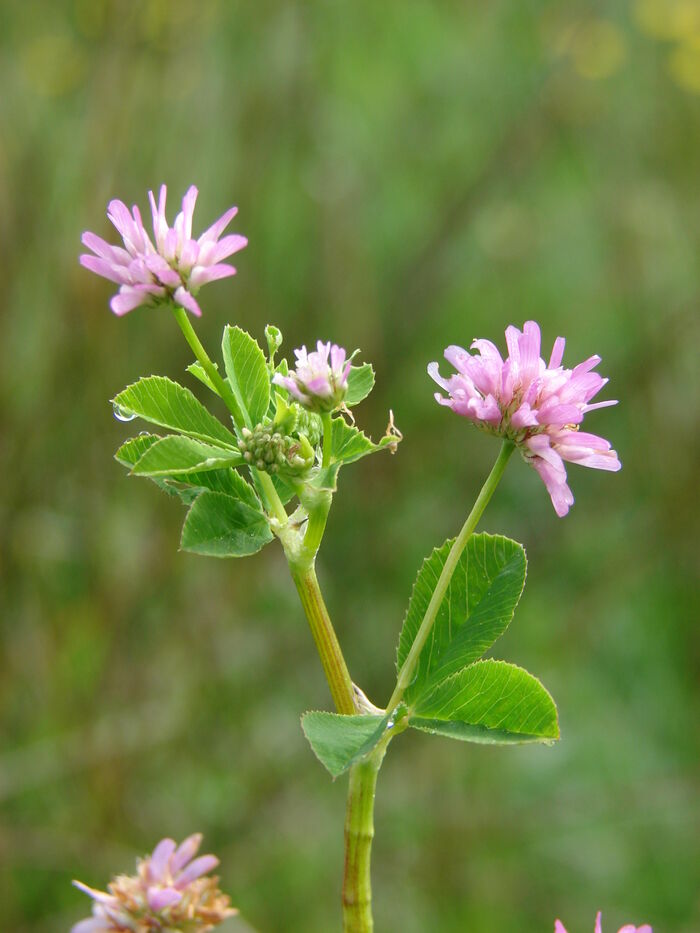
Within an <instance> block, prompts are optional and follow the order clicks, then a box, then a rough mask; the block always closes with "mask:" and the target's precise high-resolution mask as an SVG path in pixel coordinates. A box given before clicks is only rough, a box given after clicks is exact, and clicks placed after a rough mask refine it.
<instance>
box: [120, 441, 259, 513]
mask: <svg viewBox="0 0 700 933" xmlns="http://www.w3.org/2000/svg"><path fill="white" fill-rule="evenodd" d="M161 439H162V438H161V437H160V436H159V435H157V434H140V435H139V436H138V437H132V438H131V439H130V440H128V441H126V442H125V443H124V444H122V446H121V447H120V448H119V450H118V451H117V452H116V454H115V455H114V458H115V460H117V461H118V462H119V463H121V464H122V465H123V466H125V467H133V466H134V464H136V463H137V462H138V461H139V460H140V459H141V457H142V456H143V455H144V453H145V452H146V451H147V450H148V449H149V448H150V447H152V446H153V445H154V444H155V443H156V441H159V440H161ZM149 479H151V480H153V482H154V483H156V485H157V486H158V487H159V488H160V489H162V490H163V491H164V492H166V493H168V495H171V496H174V495H177V496H179V497H180V499H182V501H183V502H184V503H185V504H186V505H191V504H192V502H193V501H194V499H195V498H196V497H197V496H198V495H199V494H200V492H202V491H203V490H205V489H209V490H211V491H212V492H223V493H225V494H226V495H227V496H233V498H234V499H241V500H242V501H243V502H245V503H246V505H249V506H250V507H251V508H252V509H257V510H258V511H261V510H262V507H261V505H260V500H259V499H258V496H257V494H256V492H255V490H254V489H253V487H252V486H251V485H250V483H248V482H246V480H244V479H243V477H242V476H241V474H240V473H237V472H236V471H235V470H232V469H230V468H228V467H225V468H224V469H217V470H206V471H202V472H199V471H197V472H194V473H192V472H189V473H182V474H177V475H173V476H169V477H168V478H167V479H162V478H159V477H155V476H149Z"/></svg>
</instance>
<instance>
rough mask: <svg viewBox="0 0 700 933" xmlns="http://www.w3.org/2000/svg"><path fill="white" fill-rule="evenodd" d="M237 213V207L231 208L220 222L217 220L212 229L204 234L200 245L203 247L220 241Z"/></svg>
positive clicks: (200, 239) (222, 216) (220, 218)
mask: <svg viewBox="0 0 700 933" xmlns="http://www.w3.org/2000/svg"><path fill="white" fill-rule="evenodd" d="M237 213H238V208H237V207H229V209H228V210H227V211H226V212H225V213H224V214H222V215H221V217H219V219H218V220H215V221H214V223H213V224H212V225H211V227H209V228H208V229H207V230H205V231H204V233H203V234H202V235H201V236H200V238H199V245H200V246H201V245H202V244H204V243H206V242H208V241H212V240H218V239H219V237H220V236H221V234H222V233H223V232H224V230H225V229H226V227H228V225H229V224H230V223H231V221H232V220H233V218H234V217H235V216H236V214H237Z"/></svg>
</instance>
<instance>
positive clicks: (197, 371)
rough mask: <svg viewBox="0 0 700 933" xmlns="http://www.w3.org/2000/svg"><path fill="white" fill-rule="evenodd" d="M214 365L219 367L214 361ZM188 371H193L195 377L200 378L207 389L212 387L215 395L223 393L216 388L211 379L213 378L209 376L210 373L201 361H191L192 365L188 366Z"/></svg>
mask: <svg viewBox="0 0 700 933" xmlns="http://www.w3.org/2000/svg"><path fill="white" fill-rule="evenodd" d="M214 367H215V368H216V369H218V368H219V367H218V366H217V365H216V363H214ZM187 372H188V373H191V374H192V375H193V376H194V377H195V379H199V381H200V382H201V383H202V385H205V386H206V387H207V389H211V391H212V392H213V393H214V395H218V396H219V397H220V396H221V393H220V392H219V390H218V389H217V388H216V386H215V385H214V383H213V382H212V381H211V379H210V378H209V374H208V373H207V371H206V369H205V368H204V367H203V366H202V364H201V363H190V365H189V366H188V367H187Z"/></svg>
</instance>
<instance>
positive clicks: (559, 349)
mask: <svg viewBox="0 0 700 933" xmlns="http://www.w3.org/2000/svg"><path fill="white" fill-rule="evenodd" d="M565 345H566V341H565V340H564V338H563V337H557V339H556V340H555V341H554V346H553V347H552V355H551V356H550V358H549V368H550V369H558V368H559V367H560V366H561V361H562V360H563V359H564V346H565Z"/></svg>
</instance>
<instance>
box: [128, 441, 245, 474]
mask: <svg viewBox="0 0 700 933" xmlns="http://www.w3.org/2000/svg"><path fill="white" fill-rule="evenodd" d="M241 463H243V457H242V456H241V454H240V453H239V452H238V451H237V450H231V449H230V448H223V447H212V446H211V445H210V444H203V443H202V442H201V441H195V440H193V438H191V437H182V436H181V435H178V434H170V435H169V436H168V437H163V438H161V439H160V440H158V441H156V442H155V444H151V445H150V446H149V447H148V450H146V451H145V452H144V454H143V456H141V458H140V459H139V460H138V462H137V463H135V464H134V466H133V468H132V473H134V474H135V475H137V476H172V475H173V474H178V473H191V472H194V471H199V472H204V471H205V470H220V469H221V468H222V467H225V466H238V465H239V464H241Z"/></svg>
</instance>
